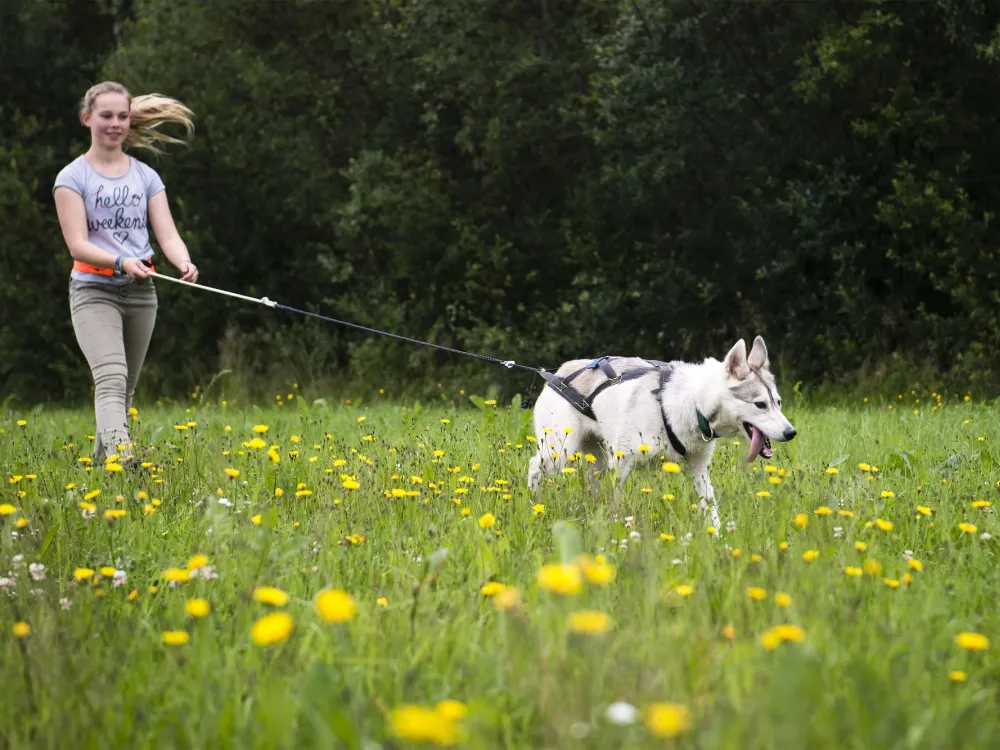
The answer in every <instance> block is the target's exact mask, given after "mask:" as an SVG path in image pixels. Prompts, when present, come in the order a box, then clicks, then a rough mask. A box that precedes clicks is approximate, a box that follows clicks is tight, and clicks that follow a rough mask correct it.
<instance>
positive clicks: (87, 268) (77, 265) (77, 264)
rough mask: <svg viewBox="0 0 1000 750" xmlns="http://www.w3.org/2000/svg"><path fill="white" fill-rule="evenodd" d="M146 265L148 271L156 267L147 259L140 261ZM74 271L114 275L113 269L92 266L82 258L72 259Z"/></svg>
mask: <svg viewBox="0 0 1000 750" xmlns="http://www.w3.org/2000/svg"><path fill="white" fill-rule="evenodd" d="M142 263H144V264H145V265H146V266H148V267H149V270H150V271H155V270H156V267H155V266H154V265H153V264H152V263H150V262H149V261H148V260H144V261H142ZM73 270H74V271H83V272H84V273H96V274H97V275H98V276H114V275H115V270H114V269H113V268H101V267H99V266H92V265H90V264H89V263H84V262H83V261H82V260H74V261H73Z"/></svg>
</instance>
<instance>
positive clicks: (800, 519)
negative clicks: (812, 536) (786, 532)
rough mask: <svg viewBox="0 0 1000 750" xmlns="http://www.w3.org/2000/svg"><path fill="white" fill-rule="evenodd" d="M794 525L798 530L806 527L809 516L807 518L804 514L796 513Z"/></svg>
mask: <svg viewBox="0 0 1000 750" xmlns="http://www.w3.org/2000/svg"><path fill="white" fill-rule="evenodd" d="M794 523H795V525H796V526H798V527H799V528H800V529H804V528H805V527H806V525H807V524H808V523H809V516H807V515H806V514H805V513H796V514H795V519H794Z"/></svg>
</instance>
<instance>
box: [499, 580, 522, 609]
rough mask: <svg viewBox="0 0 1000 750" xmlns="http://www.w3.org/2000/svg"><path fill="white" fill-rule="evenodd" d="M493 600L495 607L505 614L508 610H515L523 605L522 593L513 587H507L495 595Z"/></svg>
mask: <svg viewBox="0 0 1000 750" xmlns="http://www.w3.org/2000/svg"><path fill="white" fill-rule="evenodd" d="M492 600H493V606H494V607H496V609H497V610H499V611H500V612H505V611H507V610H508V609H513V608H514V607H516V606H517V605H518V604H520V603H521V592H519V591H518V590H517V589H515V588H514V587H513V586H507V587H505V588H504V590H503V591H501V592H499V593H497V594H494V596H493V597H492Z"/></svg>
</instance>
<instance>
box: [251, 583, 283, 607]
mask: <svg viewBox="0 0 1000 750" xmlns="http://www.w3.org/2000/svg"><path fill="white" fill-rule="evenodd" d="M253 598H254V601H257V602H261V603H262V604H270V605H271V606H273V607H284V606H285V605H286V604H288V601H289V599H291V597H290V596H289V595H288V594H287V592H285V591H282V590H281V589H279V588H275V587H274V586H258V587H257V588H255V589H254V592H253Z"/></svg>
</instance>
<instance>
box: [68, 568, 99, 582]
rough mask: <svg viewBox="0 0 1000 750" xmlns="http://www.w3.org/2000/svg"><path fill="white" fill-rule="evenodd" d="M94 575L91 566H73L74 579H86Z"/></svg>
mask: <svg viewBox="0 0 1000 750" xmlns="http://www.w3.org/2000/svg"><path fill="white" fill-rule="evenodd" d="M93 576H94V571H93V570H92V569H91V568H74V569H73V579H74V580H76V581H88V580H90V579H91V578H92V577H93Z"/></svg>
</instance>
